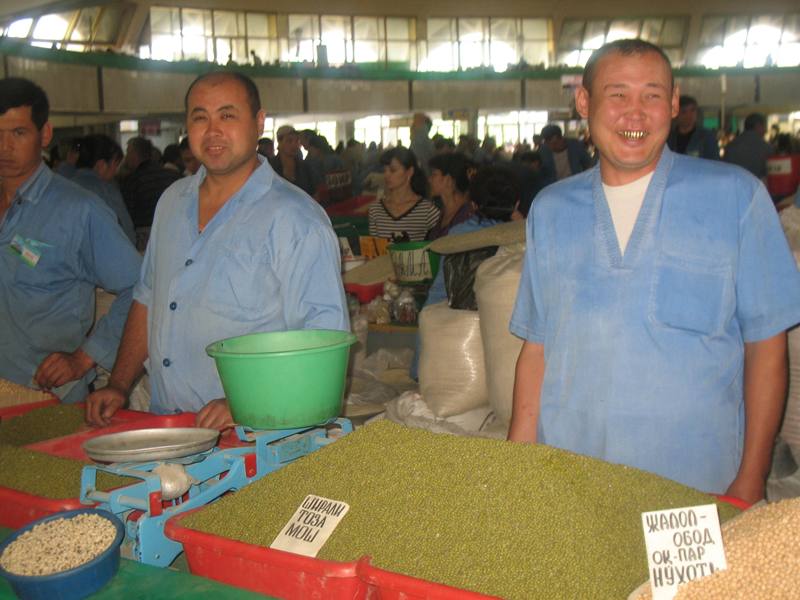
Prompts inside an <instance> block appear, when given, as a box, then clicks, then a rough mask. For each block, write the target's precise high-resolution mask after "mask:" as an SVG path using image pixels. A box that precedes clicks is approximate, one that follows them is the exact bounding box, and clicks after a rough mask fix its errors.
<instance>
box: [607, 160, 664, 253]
mask: <svg viewBox="0 0 800 600" xmlns="http://www.w3.org/2000/svg"><path fill="white" fill-rule="evenodd" d="M652 178H653V172H652V171H651V172H650V173H648V174H647V175H645V176H644V177H640V178H639V179H637V180H636V181H632V182H631V183H626V184H625V185H606V184H605V183H604V184H603V191H604V192H605V194H606V200H607V201H608V209H609V210H610V211H611V220H612V221H613V222H614V230H615V231H616V233H617V241H618V242H619V250H620V253H621V254H623V255H624V254H625V248H626V247H627V246H628V240H630V238H631V233H632V232H633V226H634V225H635V224H636V218H637V217H638V216H639V210H640V209H641V208H642V203H643V202H644V195H645V194H646V193H647V186H648V185H650V180H651V179H652Z"/></svg>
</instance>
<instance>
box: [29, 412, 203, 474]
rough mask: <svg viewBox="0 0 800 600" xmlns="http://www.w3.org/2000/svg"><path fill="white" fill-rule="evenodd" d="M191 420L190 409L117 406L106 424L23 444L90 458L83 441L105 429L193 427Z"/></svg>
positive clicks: (69, 455) (55, 452) (193, 418)
mask: <svg viewBox="0 0 800 600" xmlns="http://www.w3.org/2000/svg"><path fill="white" fill-rule="evenodd" d="M194 420H195V414H194V413H181V414H179V415H154V414H151V413H145V412H138V411H133V410H119V411H117V412H116V414H114V417H113V419H112V420H111V425H109V426H108V427H99V428H93V427H89V426H88V425H87V426H86V429H84V430H83V431H79V432H77V433H73V434H70V435H65V436H64V437H59V438H53V439H51V440H45V441H43V442H37V443H35V444H30V445H28V446H25V447H26V448H28V449H29V450H38V451H39V452H45V453H47V454H52V455H53V456H60V457H62V458H72V459H74V460H82V461H84V462H91V459H90V458H89V457H88V456H86V453H85V452H84V451H83V443H84V442H86V441H87V440H90V439H92V438H95V437H98V436H101V435H106V434H109V433H119V432H121V431H131V430H133V429H150V428H155V427H194Z"/></svg>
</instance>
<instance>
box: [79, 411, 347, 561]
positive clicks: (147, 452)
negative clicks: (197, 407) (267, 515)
mask: <svg viewBox="0 0 800 600" xmlns="http://www.w3.org/2000/svg"><path fill="white" fill-rule="evenodd" d="M351 431H353V425H352V423H351V422H350V420H349V419H344V418H339V419H334V420H331V421H329V422H328V423H324V424H321V425H315V426H311V427H303V428H298V429H280V430H254V429H251V428H249V427H243V426H238V425H237V426H236V428H235V433H236V437H237V438H238V440H239V441H240V442H243V443H247V445H243V446H236V447H232V448H225V449H221V448H217V447H215V445H216V443H217V438H218V437H219V432H218V431H216V430H213V429H200V428H166V429H144V430H138V431H126V432H122V433H114V434H109V435H105V436H100V437H97V438H94V439H93V440H90V441H88V442H86V443H85V444H84V450H85V451H86V453H87V454H88V455H89V457H90V458H92V459H94V460H98V461H102V462H111V463H112V464H108V465H98V464H96V465H88V466H86V467H84V468H83V472H82V474H81V495H80V500H81V502H82V503H85V504H95V503H97V504H98V506H97V508H101V509H104V510H107V511H109V512H111V513H113V514H115V515H116V516H117V517H119V518H120V520H121V521H122V522H123V523H125V533H126V535H125V541H124V542H123V549H122V553H123V556H126V557H129V558H132V559H134V560H137V561H139V562H142V563H145V564H149V565H154V566H157V567H166V566H169V565H170V563H172V561H173V560H175V557H177V556H178V554H180V553H181V552H182V551H183V547H182V546H181V544H180V543H178V542H176V541H174V540H171V539H169V538H168V537H167V536H166V535H165V534H164V526H165V525H166V522H167V521H168V520H169V519H171V518H172V517H174V516H175V515H178V514H181V513H184V512H186V511H189V510H192V509H194V508H198V507H200V506H204V505H206V504H208V503H210V502H213V501H214V500H216V499H217V498H219V497H220V496H222V495H223V494H225V493H226V492H229V491H234V490H239V489H241V488H243V487H245V486H247V485H249V484H251V483H253V482H255V481H258V480H259V479H261V478H262V477H264V476H265V475H267V474H269V473H272V472H273V471H276V470H278V469H279V468H281V467H282V466H284V465H286V464H288V463H290V462H292V461H294V460H296V459H298V458H301V457H303V456H306V455H308V454H311V453H312V452H314V451H315V450H318V449H319V448H322V447H323V446H327V445H328V444H330V443H332V442H334V441H336V440H337V439H338V438H340V437H341V436H343V435H345V434H347V433H350V432H351ZM98 472H105V473H112V474H114V475H119V476H122V477H130V478H133V479H139V480H141V481H139V482H138V483H133V484H131V485H128V486H125V487H121V488H117V489H115V490H112V491H109V492H101V491H99V490H97V489H96V481H97V474H98Z"/></svg>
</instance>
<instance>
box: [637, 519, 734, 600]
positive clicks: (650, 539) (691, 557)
mask: <svg viewBox="0 0 800 600" xmlns="http://www.w3.org/2000/svg"><path fill="white" fill-rule="evenodd" d="M642 527H644V540H645V545H646V546H647V563H648V566H649V570H650V588H651V590H652V592H653V600H670V599H671V598H673V597H674V596H675V594H676V592H677V591H678V586H679V585H680V584H682V583H687V582H689V581H692V580H694V579H699V578H701V577H705V576H706V575H710V574H711V573H713V572H714V571H718V570H723V569H726V568H727V567H728V565H727V562H726V561H725V549H724V548H723V546H722V533H721V531H720V528H719V514H718V513H717V506H716V504H705V505H702V506H689V507H685V508H673V509H669V510H656V511H652V512H645V513H642Z"/></svg>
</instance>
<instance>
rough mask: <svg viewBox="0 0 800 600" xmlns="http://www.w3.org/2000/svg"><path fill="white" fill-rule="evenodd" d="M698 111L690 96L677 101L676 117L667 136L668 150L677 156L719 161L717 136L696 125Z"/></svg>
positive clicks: (695, 101) (695, 102) (694, 101)
mask: <svg viewBox="0 0 800 600" xmlns="http://www.w3.org/2000/svg"><path fill="white" fill-rule="evenodd" d="M698 118H699V109H698V107H697V100H695V99H694V98H693V97H692V96H681V97H680V98H679V99H678V115H677V117H676V118H675V126H674V127H673V128H672V131H671V132H670V134H669V139H668V141H667V144H668V145H669V149H670V150H672V151H673V152H676V153H677V154H685V155H687V156H694V157H697V158H708V159H710V160H719V144H717V136H716V135H715V134H714V132H713V131H711V130H710V129H706V128H704V127H703V126H702V125H698V122H697V121H698Z"/></svg>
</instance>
